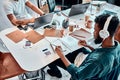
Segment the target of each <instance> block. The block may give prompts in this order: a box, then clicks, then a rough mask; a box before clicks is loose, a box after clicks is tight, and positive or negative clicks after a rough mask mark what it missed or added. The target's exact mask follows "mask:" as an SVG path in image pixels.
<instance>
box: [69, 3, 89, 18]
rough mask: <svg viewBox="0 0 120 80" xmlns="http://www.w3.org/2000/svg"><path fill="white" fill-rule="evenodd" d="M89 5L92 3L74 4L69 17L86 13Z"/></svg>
mask: <svg viewBox="0 0 120 80" xmlns="http://www.w3.org/2000/svg"><path fill="white" fill-rule="evenodd" d="M89 5H90V3H86V4H77V5H72V7H71V10H70V13H69V17H71V16H75V15H78V14H83V13H85V12H86V10H87V9H88V7H89Z"/></svg>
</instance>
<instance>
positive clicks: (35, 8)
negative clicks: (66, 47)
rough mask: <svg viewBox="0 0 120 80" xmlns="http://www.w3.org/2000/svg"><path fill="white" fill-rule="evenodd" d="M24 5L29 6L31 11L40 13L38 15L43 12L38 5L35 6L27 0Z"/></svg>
mask: <svg viewBox="0 0 120 80" xmlns="http://www.w3.org/2000/svg"><path fill="white" fill-rule="evenodd" d="M26 5H27V6H28V7H30V8H31V9H32V10H33V11H35V12H36V13H38V14H40V15H43V14H45V13H44V12H43V11H42V10H41V9H39V8H38V7H36V6H35V5H33V4H32V3H31V2H30V1H28V2H27V3H26Z"/></svg>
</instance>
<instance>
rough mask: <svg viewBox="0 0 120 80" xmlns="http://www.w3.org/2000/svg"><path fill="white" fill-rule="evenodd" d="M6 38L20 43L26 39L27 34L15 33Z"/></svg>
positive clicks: (17, 31)
mask: <svg viewBox="0 0 120 80" xmlns="http://www.w3.org/2000/svg"><path fill="white" fill-rule="evenodd" d="M6 36H7V37H8V38H9V39H11V40H12V41H13V42H15V43H18V42H20V41H21V40H23V39H24V38H25V37H26V34H25V33H23V32H22V31H20V30H16V31H13V32H11V33H9V34H6Z"/></svg>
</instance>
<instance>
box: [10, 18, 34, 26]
mask: <svg viewBox="0 0 120 80" xmlns="http://www.w3.org/2000/svg"><path fill="white" fill-rule="evenodd" d="M11 22H12V24H13V25H15V26H18V25H27V24H28V23H33V22H34V20H33V18H31V19H22V20H18V19H16V20H12V21H11Z"/></svg>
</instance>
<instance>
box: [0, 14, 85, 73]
mask: <svg viewBox="0 0 120 80" xmlns="http://www.w3.org/2000/svg"><path fill="white" fill-rule="evenodd" d="M64 18H65V17H64ZM64 18H63V16H59V18H58V17H57V18H56V20H60V25H59V26H58V27H61V25H62V20H63V19H64ZM83 24H84V23H83ZM15 30H17V28H15V27H13V28H8V29H5V30H3V31H1V32H0V38H1V40H2V41H3V43H4V44H5V45H6V47H7V48H8V50H9V51H10V52H11V54H12V55H13V57H14V58H15V60H16V61H17V62H18V64H19V65H20V66H21V68H23V69H24V70H26V71H34V70H38V69H40V68H42V67H44V66H46V65H47V64H49V63H51V62H53V61H54V60H56V59H58V58H59V57H58V55H57V54H56V53H54V51H53V49H52V48H51V46H50V42H54V40H56V39H55V38H51V37H46V38H45V39H42V40H40V41H39V42H37V43H35V44H34V45H32V47H31V48H24V45H25V42H26V39H23V40H22V41H20V42H18V43H14V42H13V41H12V40H10V39H9V38H8V37H7V36H6V34H8V33H10V32H13V31H15ZM36 31H37V32H39V33H42V31H41V29H37V30H36ZM57 39H58V38H57ZM62 39H63V40H64V39H65V40H68V41H66V42H69V40H70V39H71V40H73V42H74V43H72V44H71V43H70V44H71V45H70V46H71V47H74V49H68V48H67V47H66V49H65V50H66V51H65V52H64V53H65V54H67V53H69V52H71V51H73V50H75V49H78V48H79V46H78V45H77V40H75V39H72V38H70V37H69V36H66V37H63V38H62ZM60 40H61V39H60ZM75 42H76V43H75ZM61 44H63V43H61ZM45 48H47V49H48V50H49V51H50V52H51V55H48V56H46V55H45V54H44V53H43V52H42V50H43V49H45Z"/></svg>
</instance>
